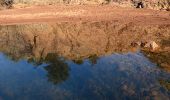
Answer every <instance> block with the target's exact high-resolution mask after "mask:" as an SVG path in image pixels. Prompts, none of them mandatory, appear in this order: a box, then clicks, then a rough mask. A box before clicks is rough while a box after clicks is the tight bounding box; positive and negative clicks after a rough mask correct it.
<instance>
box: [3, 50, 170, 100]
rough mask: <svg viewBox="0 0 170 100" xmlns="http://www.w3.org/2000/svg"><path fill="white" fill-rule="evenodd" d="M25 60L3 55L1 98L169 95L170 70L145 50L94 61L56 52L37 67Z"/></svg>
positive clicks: (64, 99)
mask: <svg viewBox="0 0 170 100" xmlns="http://www.w3.org/2000/svg"><path fill="white" fill-rule="evenodd" d="M26 62H27V61H26ZM26 62H25V61H18V62H15V63H13V62H11V60H9V59H7V58H5V57H4V56H2V55H0V64H1V65H2V66H1V67H0V71H1V73H0V96H1V97H2V98H8V99H9V100H10V99H11V98H13V99H14V100H18V99H22V100H23V99H24V100H30V99H31V100H47V99H48V100H56V98H57V99H62V100H67V99H68V100H70V98H71V99H76V100H77V99H79V98H83V100H87V99H88V100H96V99H97V100H103V99H107V100H108V99H110V100H113V99H116V100H117V99H130V100H131V99H133V100H134V99H135V100H136V99H139V98H140V99H157V98H160V99H165V100H168V98H169V96H170V91H169V81H168V80H169V79H170V73H167V72H163V71H161V70H160V69H159V68H157V67H156V66H155V64H154V63H151V62H150V61H149V60H148V59H147V58H145V57H144V55H143V54H142V53H127V54H113V55H110V56H103V57H99V59H98V60H97V62H96V64H94V65H93V64H92V62H91V60H90V59H86V60H83V64H81V65H79V64H76V63H74V62H73V61H70V60H64V59H63V58H60V57H58V55H56V54H48V55H47V57H46V58H45V59H44V60H42V62H43V63H44V64H42V65H40V66H37V67H36V66H34V65H33V64H30V63H26ZM45 63H47V64H45ZM48 80H49V81H48ZM20 82H21V83H20ZM50 83H53V84H50ZM9 91H10V94H12V95H9V93H8V92H9ZM23 91H24V92H23ZM44 94H45V95H44ZM8 99H7V100H8Z"/></svg>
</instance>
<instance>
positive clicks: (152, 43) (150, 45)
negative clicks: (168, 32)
mask: <svg viewBox="0 0 170 100" xmlns="http://www.w3.org/2000/svg"><path fill="white" fill-rule="evenodd" d="M144 47H145V48H149V49H152V50H155V49H157V48H158V47H159V45H158V44H157V43H156V42H155V41H150V42H148V43H146V44H145V46H144Z"/></svg>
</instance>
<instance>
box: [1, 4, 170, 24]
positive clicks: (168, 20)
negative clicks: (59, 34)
mask: <svg viewBox="0 0 170 100" xmlns="http://www.w3.org/2000/svg"><path fill="white" fill-rule="evenodd" d="M107 20H110V21H111V20H112V21H115V22H120V23H131V22H132V23H134V24H139V25H146V24H147V25H153V24H154V25H160V24H170V12H168V11H156V10H151V9H134V8H121V7H115V6H113V5H104V6H102V5H100V6H99V5H58V6H32V7H26V8H14V9H9V10H1V11H0V24H24V23H37V22H66V21H107Z"/></svg>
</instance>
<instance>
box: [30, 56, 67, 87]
mask: <svg viewBox="0 0 170 100" xmlns="http://www.w3.org/2000/svg"><path fill="white" fill-rule="evenodd" d="M28 63H32V64H33V65H35V66H40V65H42V64H43V63H47V64H48V65H47V66H44V69H45V70H46V71H47V77H48V80H49V81H51V82H52V83H54V84H57V83H61V82H63V81H65V80H66V79H67V78H68V76H69V67H68V65H67V63H65V59H64V58H61V57H59V56H58V55H57V54H55V53H49V54H47V56H46V57H45V58H40V59H35V58H30V59H28Z"/></svg>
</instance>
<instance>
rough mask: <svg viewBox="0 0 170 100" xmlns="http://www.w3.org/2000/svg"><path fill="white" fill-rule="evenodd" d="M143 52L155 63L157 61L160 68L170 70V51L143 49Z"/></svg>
mask: <svg viewBox="0 0 170 100" xmlns="http://www.w3.org/2000/svg"><path fill="white" fill-rule="evenodd" d="M143 53H144V54H145V55H146V56H147V57H148V58H149V59H150V60H151V61H152V62H154V63H156V64H157V65H158V66H159V67H160V68H162V69H164V70H165V71H168V72H170V52H169V51H161V52H150V51H143Z"/></svg>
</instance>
